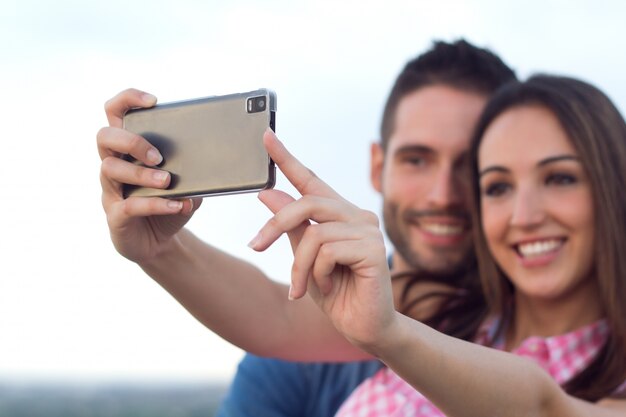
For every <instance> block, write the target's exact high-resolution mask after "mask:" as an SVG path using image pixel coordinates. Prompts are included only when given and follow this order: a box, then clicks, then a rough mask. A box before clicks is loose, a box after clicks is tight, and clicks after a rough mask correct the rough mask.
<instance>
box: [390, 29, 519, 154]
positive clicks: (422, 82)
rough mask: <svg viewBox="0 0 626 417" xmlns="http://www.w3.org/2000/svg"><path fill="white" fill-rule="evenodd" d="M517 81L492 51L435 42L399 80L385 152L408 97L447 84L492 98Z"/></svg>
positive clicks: (465, 44)
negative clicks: (400, 110) (399, 111)
mask: <svg viewBox="0 0 626 417" xmlns="http://www.w3.org/2000/svg"><path fill="white" fill-rule="evenodd" d="M515 79H516V78H515V73H514V72H513V70H512V69H511V68H509V67H508V66H507V65H506V64H505V63H504V62H503V61H502V60H501V59H500V58H499V57H498V56H497V55H496V54H494V53H493V52H491V51H490V50H488V49H484V48H478V47H476V46H474V45H472V44H471V43H469V42H467V41H465V40H464V39H460V40H457V41H455V42H452V43H447V42H443V41H436V42H434V43H433V47H432V48H431V49H430V50H428V51H426V52H424V53H423V54H421V55H419V56H418V57H416V58H414V59H412V60H411V61H409V62H407V63H406V65H405V66H404V68H403V69H402V72H400V74H399V75H398V77H397V78H396V81H395V83H394V85H393V87H392V89H391V92H390V93H389V97H388V98H387V102H386V104H385V109H384V111H383V118H382V123H381V126H380V138H381V145H382V148H383V149H384V150H386V149H387V143H388V141H389V137H390V136H391V135H392V133H393V129H394V120H395V114H396V110H397V108H398V104H399V103H400V101H401V100H402V99H403V98H404V97H405V96H406V95H407V94H410V93H412V92H413V91H415V90H417V89H419V88H421V87H424V86H427V85H434V84H443V85H448V86H450V87H455V88H458V89H460V90H463V91H472V92H477V93H484V94H485V95H491V94H492V93H493V92H494V91H496V90H497V89H498V88H499V87H500V86H502V85H503V84H505V83H507V82H509V81H512V80H515Z"/></svg>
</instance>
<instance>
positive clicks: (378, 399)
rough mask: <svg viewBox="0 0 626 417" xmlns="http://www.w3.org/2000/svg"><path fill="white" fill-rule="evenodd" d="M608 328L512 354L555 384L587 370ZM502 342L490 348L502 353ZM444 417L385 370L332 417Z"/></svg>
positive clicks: (594, 327)
mask: <svg viewBox="0 0 626 417" xmlns="http://www.w3.org/2000/svg"><path fill="white" fill-rule="evenodd" d="M496 325H497V322H496V321H492V322H490V323H488V324H487V325H486V326H484V327H483V330H482V331H481V332H480V335H479V337H478V338H477V339H476V342H477V343H480V344H485V343H486V342H487V340H489V335H491V334H493V331H494V329H495V327H496ZM608 332H609V329H608V324H607V323H606V321H605V320H600V321H598V322H595V323H593V324H590V325H588V326H585V327H583V328H580V329H578V330H575V331H573V332H571V333H567V334H563V335H559V336H553V337H548V338H545V339H544V338H541V337H530V338H528V339H526V340H525V341H524V342H522V343H521V344H520V346H519V347H518V348H517V349H515V350H514V351H513V352H512V353H515V354H516V355H519V356H523V357H526V358H529V359H532V360H534V361H536V362H537V363H538V364H539V365H540V366H541V367H542V368H543V369H545V370H546V371H547V372H548V373H549V374H550V375H551V376H552V377H553V378H554V379H555V380H556V381H557V382H558V383H559V384H561V385H562V384H564V383H565V382H567V381H569V380H570V379H572V378H573V377H574V376H575V375H576V374H578V373H579V372H580V371H582V370H583V369H584V368H585V367H586V366H588V365H589V364H590V363H591V361H592V360H593V358H594V357H595V355H596V354H597V353H598V352H599V350H600V348H601V347H602V346H603V345H604V343H605V342H606V339H607V337H608ZM503 347H504V344H503V343H502V342H500V343H497V344H496V346H494V348H496V349H501V350H502V349H503ZM625 385H626V384H625ZM382 416H385V417H445V415H444V414H443V413H442V412H441V411H440V410H439V409H437V408H436V407H435V406H434V405H433V404H432V403H431V402H430V401H429V400H428V399H427V398H426V397H424V396H423V395H421V394H420V393H419V392H417V391H416V390H415V389H414V388H413V387H411V386H410V385H409V384H407V383H406V382H404V381H403V380H402V379H401V378H400V377H399V376H397V375H396V374H395V373H394V372H393V371H392V370H390V369H389V368H383V369H381V370H380V371H378V373H376V374H375V375H374V376H372V377H371V378H369V379H367V380H365V381H364V382H363V383H362V384H361V385H360V386H359V387H358V388H357V389H356V390H355V391H354V392H353V393H352V394H351V395H350V397H348V399H347V400H346V402H345V403H344V404H343V405H342V406H341V408H340V409H339V411H338V412H337V414H336V417H382Z"/></svg>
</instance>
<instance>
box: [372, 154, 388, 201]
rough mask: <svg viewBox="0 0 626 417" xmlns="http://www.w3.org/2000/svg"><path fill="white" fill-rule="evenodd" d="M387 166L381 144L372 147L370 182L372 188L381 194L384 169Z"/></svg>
mask: <svg viewBox="0 0 626 417" xmlns="http://www.w3.org/2000/svg"><path fill="white" fill-rule="evenodd" d="M384 165H385V151H384V150H383V148H382V146H381V145H380V143H372V145H371V146H370V181H371V183H372V187H374V189H375V190H376V191H378V192H379V193H382V192H383V167H384Z"/></svg>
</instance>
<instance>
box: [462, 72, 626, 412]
mask: <svg viewBox="0 0 626 417" xmlns="http://www.w3.org/2000/svg"><path fill="white" fill-rule="evenodd" d="M528 105H538V106H542V107H544V108H546V109H548V110H550V111H551V112H552V113H553V114H554V115H555V116H556V118H557V119H558V120H559V122H560V124H561V126H562V128H563V129H564V130H565V132H566V134H567V136H568V138H569V140H570V141H571V144H572V145H573V146H574V148H575V149H576V151H577V153H578V155H579V157H580V160H581V163H582V165H583V167H584V169H585V171H586V172H587V175H588V177H589V181H590V184H591V189H592V196H593V209H594V213H595V215H594V217H595V218H594V227H595V229H594V230H595V236H596V238H595V252H594V266H593V268H594V274H595V277H596V279H597V280H598V284H599V288H600V297H601V300H600V301H601V304H602V305H603V306H604V308H605V314H606V319H607V321H608V324H609V328H610V335H609V337H608V340H607V343H606V345H605V346H604V347H603V349H602V350H601V351H600V353H599V354H598V356H597V357H596V358H595V360H594V361H593V362H592V363H591V364H590V366H588V367H587V368H586V369H585V370H584V371H582V372H581V373H580V374H578V375H577V376H576V377H574V378H573V379H572V380H571V381H569V382H568V383H567V384H566V385H565V386H564V389H565V390H566V391H567V392H568V393H569V394H571V395H574V396H576V397H578V398H582V399H586V400H589V401H596V400H598V399H600V398H603V397H607V396H610V395H611V393H613V392H614V391H615V389H616V388H617V387H618V386H619V385H620V384H621V383H622V382H623V381H624V379H625V378H626V256H625V252H626V124H625V123H624V118H623V117H622V116H621V114H620V112H619V111H618V109H617V108H616V107H615V106H614V105H613V103H611V101H610V99H609V98H608V97H607V96H606V95H605V94H603V93H602V92H601V91H600V90H598V89H597V88H595V87H594V86H592V85H590V84H588V83H586V82H583V81H580V80H576V79H572V78H567V77H558V76H549V75H536V76H533V77H531V78H530V79H528V80H527V81H525V82H513V83H510V84H508V85H506V86H505V87H503V88H502V89H500V90H499V91H498V92H497V93H496V94H495V95H494V96H493V97H492V99H491V100H490V101H489V103H488V104H487V107H486V108H485V111H484V113H483V114H482V116H481V118H480V120H479V122H478V124H477V127H476V130H475V134H474V137H473V140H472V143H471V148H470V155H471V159H472V160H471V164H470V165H471V170H472V177H473V181H472V186H473V190H472V200H473V201H472V216H473V224H474V225H476V227H474V235H475V250H476V256H477V261H478V270H479V274H480V279H481V282H482V286H483V291H484V296H485V300H486V302H487V305H488V308H489V309H490V312H491V313H495V314H497V315H499V316H501V317H503V318H504V320H502V321H501V322H506V321H507V319H510V318H511V317H512V314H513V309H514V308H515V306H514V303H513V296H514V292H515V288H514V287H513V286H512V284H511V282H510V281H509V280H508V278H507V277H506V275H505V274H504V273H503V271H502V270H501V269H500V268H499V267H498V265H497V264H496V262H495V260H494V259H493V257H492V255H491V253H490V252H489V249H488V247H487V242H486V239H485V235H484V233H483V228H482V222H481V212H480V195H479V188H478V160H477V159H478V158H477V153H478V148H479V147H480V143H481V140H482V137H483V135H484V133H485V131H486V130H487V128H488V127H489V125H490V124H491V123H492V122H493V121H494V120H495V119H496V118H497V117H498V116H499V115H501V114H502V113H503V112H505V111H507V110H509V109H511V108H515V107H520V106H528ZM479 309H480V308H479ZM473 314H476V312H474V313H473ZM500 330H502V329H500Z"/></svg>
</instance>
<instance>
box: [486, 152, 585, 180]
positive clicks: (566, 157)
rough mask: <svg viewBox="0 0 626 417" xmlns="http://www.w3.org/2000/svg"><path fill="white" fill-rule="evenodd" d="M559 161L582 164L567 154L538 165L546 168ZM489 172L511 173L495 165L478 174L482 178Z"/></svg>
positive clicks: (576, 158)
mask: <svg viewBox="0 0 626 417" xmlns="http://www.w3.org/2000/svg"><path fill="white" fill-rule="evenodd" d="M559 161H576V162H580V158H579V157H577V156H576V155H570V154H565V155H556V156H550V157H548V158H545V159H542V160H541V161H539V162H538V163H537V166H540V167H541V166H545V165H548V164H552V163H554V162H559ZM489 172H500V173H505V174H506V173H507V172H510V170H509V169H508V168H506V167H503V166H500V165H494V166H490V167H488V168H485V169H483V170H482V171H480V173H479V174H478V176H479V177H482V176H483V175H485V174H488V173H489Z"/></svg>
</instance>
